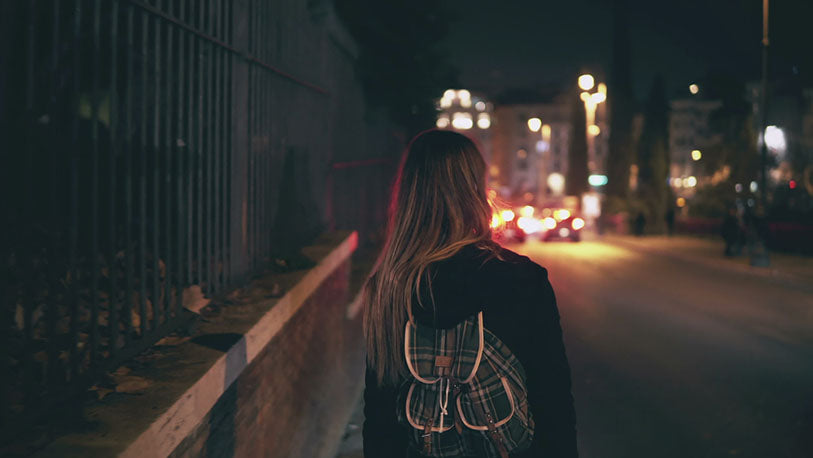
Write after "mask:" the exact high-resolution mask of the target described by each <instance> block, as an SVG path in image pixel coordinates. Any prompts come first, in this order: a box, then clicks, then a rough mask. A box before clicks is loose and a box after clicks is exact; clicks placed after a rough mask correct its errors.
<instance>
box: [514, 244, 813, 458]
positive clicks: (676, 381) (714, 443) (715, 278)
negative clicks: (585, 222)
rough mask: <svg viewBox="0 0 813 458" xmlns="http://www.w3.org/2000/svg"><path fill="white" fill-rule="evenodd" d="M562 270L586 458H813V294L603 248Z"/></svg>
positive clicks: (546, 250)
mask: <svg viewBox="0 0 813 458" xmlns="http://www.w3.org/2000/svg"><path fill="white" fill-rule="evenodd" d="M512 248H513V249H515V250H516V251H519V252H520V253H523V254H526V255H528V256H530V257H531V258H532V259H534V260H535V261H536V262H538V263H540V264H541V265H543V266H545V267H547V268H548V270H549V276H550V279H551V282H552V284H553V286H554V289H555V291H556V295H557V299H558V304H559V309H560V313H561V316H562V325H563V328H564V336H565V342H566V345H567V351H568V355H569V358H570V363H571V368H572V374H573V392H574V396H575V399H576V410H577V417H578V430H579V449H580V452H581V456H583V457H586V458H592V457H613V458H623V457H659V458H666V457H682V458H685V457H697V458H702V457H721V456H740V457H810V456H813V435H811V431H813V364H811V361H813V333H812V332H811V329H813V326H811V325H812V324H813V291H811V289H810V288H804V287H803V286H800V287H797V288H793V287H789V286H786V285H782V284H779V283H774V282H773V280H772V279H769V278H761V277H757V276H753V275H748V274H746V273H742V272H735V271H725V270H723V269H719V268H713V267H707V266H705V265H703V264H699V263H691V262H687V261H686V260H678V259H673V258H666V257H657V256H653V255H652V254H646V253H644V252H639V251H635V250H631V249H628V248H622V247H619V246H615V245H611V244H607V243H602V242H598V241H584V242H581V243H576V244H573V243H547V244H542V243H539V242H535V241H531V242H528V243H526V244H524V245H519V246H514V247H512Z"/></svg>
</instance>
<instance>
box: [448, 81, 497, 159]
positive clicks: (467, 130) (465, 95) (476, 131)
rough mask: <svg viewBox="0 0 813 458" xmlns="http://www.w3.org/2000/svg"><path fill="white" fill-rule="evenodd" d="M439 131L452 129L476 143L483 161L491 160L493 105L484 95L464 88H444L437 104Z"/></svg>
mask: <svg viewBox="0 0 813 458" xmlns="http://www.w3.org/2000/svg"><path fill="white" fill-rule="evenodd" d="M437 108H438V117H437V120H436V126H437V127H438V128H439V129H453V130H456V131H459V132H461V133H463V134H466V135H467V136H469V137H470V138H471V139H472V140H474V141H475V143H477V146H478V148H480V152H482V153H483V156H484V158H485V160H486V162H488V163H491V160H492V159H491V158H492V139H491V137H492V135H491V132H492V127H493V126H492V122H493V119H492V114H493V110H494V106H493V104H492V103H491V102H489V101H488V100H487V99H486V98H485V97H484V96H482V95H480V94H472V93H471V92H469V91H468V90H466V89H447V90H446V92H444V93H443V97H441V98H440V99H439V100H438V102H437Z"/></svg>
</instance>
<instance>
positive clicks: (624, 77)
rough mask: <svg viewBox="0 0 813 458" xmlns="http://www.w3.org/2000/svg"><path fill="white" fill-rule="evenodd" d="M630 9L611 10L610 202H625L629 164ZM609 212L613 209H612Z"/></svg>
mask: <svg viewBox="0 0 813 458" xmlns="http://www.w3.org/2000/svg"><path fill="white" fill-rule="evenodd" d="M628 13H629V6H628V4H627V1H626V0H619V1H618V2H616V4H615V8H613V43H612V64H611V69H610V78H609V87H608V95H607V109H608V110H609V116H610V137H609V139H608V147H609V152H608V157H607V187H606V188H605V189H606V193H607V196H608V198H609V201H610V204H611V205H610V206H611V207H612V206H613V204H612V202H617V204H616V206H619V204H620V203H622V202H626V200H627V197H628V195H629V173H630V164H631V162H632V156H633V154H632V114H633V109H634V98H633V94H632V79H631V76H630V43H629V35H628V32H627V29H628V24H627V15H628ZM611 211H612V209H611Z"/></svg>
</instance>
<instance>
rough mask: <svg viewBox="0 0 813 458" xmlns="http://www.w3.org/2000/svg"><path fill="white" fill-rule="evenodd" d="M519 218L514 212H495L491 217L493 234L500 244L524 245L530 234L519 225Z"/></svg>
mask: <svg viewBox="0 0 813 458" xmlns="http://www.w3.org/2000/svg"><path fill="white" fill-rule="evenodd" d="M517 220H518V218H517V216H516V213H515V212H514V211H513V210H502V211H499V212H497V211H494V212H493V213H492V215H491V233H492V235H493V237H494V240H495V241H496V242H498V243H504V242H505V243H507V242H518V243H522V242H524V241H525V240H526V239H527V238H528V234H527V233H526V232H525V231H524V230H523V229H522V228H521V227H520V226H519V225H517Z"/></svg>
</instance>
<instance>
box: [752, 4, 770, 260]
mask: <svg viewBox="0 0 813 458" xmlns="http://www.w3.org/2000/svg"><path fill="white" fill-rule="evenodd" d="M768 2H769V0H762V92H761V94H760V99H761V100H760V106H761V113H760V114H761V119H760V129H761V132H760V136H761V138H762V142H761V145H760V152H761V156H762V158H761V163H762V164H761V167H760V176H759V181H760V190H759V191H760V192H759V211H758V212H757V218H759V219H762V218H765V212H766V210H767V208H768V179H767V175H768V145H767V143H766V141H765V129H766V128H767V127H768V45H769V44H770V42H769V40H768ZM759 229H760V228H759V225H757V227H755V228H754V230H755V231H756V234H755V235H756V240H755V244H754V247H753V248H752V251H751V265H752V266H759V267H768V266H770V264H771V261H770V258H769V257H768V250H767V248H766V247H765V241H764V240H762V234H760V232H759Z"/></svg>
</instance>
